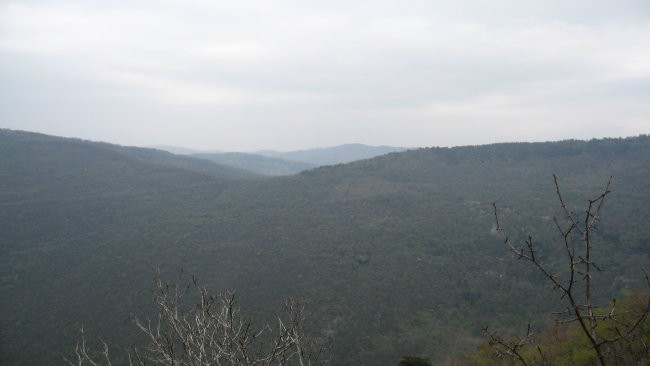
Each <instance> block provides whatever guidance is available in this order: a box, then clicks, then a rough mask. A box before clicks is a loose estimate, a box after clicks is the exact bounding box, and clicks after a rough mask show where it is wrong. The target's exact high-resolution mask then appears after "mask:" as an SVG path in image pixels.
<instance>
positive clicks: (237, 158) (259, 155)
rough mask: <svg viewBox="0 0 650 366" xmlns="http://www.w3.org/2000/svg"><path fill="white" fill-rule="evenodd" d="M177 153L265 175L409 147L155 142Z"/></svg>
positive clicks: (296, 170)
mask: <svg viewBox="0 0 650 366" xmlns="http://www.w3.org/2000/svg"><path fill="white" fill-rule="evenodd" d="M154 147H155V148H157V149H162V150H165V151H169V152H171V153H174V154H183V155H190V156H193V157H198V158H202V159H207V160H211V161H214V162H217V163H220V164H224V165H228V166H231V167H234V168H237V169H243V170H247V171H250V172H253V173H256V174H262V175H272V176H278V175H291V174H296V173H299V172H301V171H304V170H308V169H312V168H316V167H319V166H323V165H336V164H345V163H350V162H353V161H356V160H362V159H370V158H374V157H377V156H380V155H384V154H389V153H393V152H400V151H405V150H407V149H406V148H402V147H393V146H369V145H364V144H345V145H339V146H334V147H322V148H314V149H305V150H296V151H287V152H282V151H275V150H260V151H256V152H252V153H243V152H221V151H198V150H193V149H188V148H184V147H177V146H165V145H159V146H154Z"/></svg>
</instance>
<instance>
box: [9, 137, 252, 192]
mask: <svg viewBox="0 0 650 366" xmlns="http://www.w3.org/2000/svg"><path fill="white" fill-rule="evenodd" d="M0 156H1V157H0V164H2V165H0V178H1V179H2V181H3V185H5V186H6V187H10V188H11V189H8V190H4V191H3V192H2V193H0V194H10V195H16V196H15V197H14V198H13V199H36V198H60V197H61V196H62V195H63V196H64V197H67V196H69V195H78V196H87V195H90V194H99V193H105V194H118V193H121V192H124V191H134V190H137V189H148V188H147V187H148V185H149V184H151V183H152V182H153V181H156V182H157V183H156V184H154V186H156V185H165V186H173V187H178V186H182V185H183V184H188V183H192V184H194V183H196V182H200V181H206V182H207V181H210V182H212V181H214V179H208V176H209V177H213V178H218V180H219V181H227V180H233V179H244V178H254V177H257V175H255V174H253V173H250V172H246V171H243V170H239V169H234V168H231V167H229V166H225V165H221V164H217V163H213V162H209V161H205V160H202V159H194V158H190V157H186V156H179V155H174V154H171V153H168V152H165V151H160V150H154V149H144V148H138V147H125V146H119V145H112V144H106V143H98V142H91V141H84V140H79V139H68V138H60V137H53V136H47V135H43V134H37V133H30V132H22V131H12V130H4V129H0ZM21 195H24V197H21ZM5 199H8V197H6V196H5Z"/></svg>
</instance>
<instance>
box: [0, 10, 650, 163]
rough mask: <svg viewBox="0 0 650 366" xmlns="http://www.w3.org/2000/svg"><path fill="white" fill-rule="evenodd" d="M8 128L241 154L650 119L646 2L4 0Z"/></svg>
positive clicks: (648, 124)
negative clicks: (261, 150)
mask: <svg viewBox="0 0 650 366" xmlns="http://www.w3.org/2000/svg"><path fill="white" fill-rule="evenodd" d="M0 127H4V128H11V129H22V130H30V131H38V132H43V133H48V134H54V135H60V136H74V137H81V138H87V139H92V140H102V141H109V142H115V143H120V144H128V145H154V144H168V145H179V146H186V147H193V148H199V149H220V150H239V151H248V150H256V149H263V148H264V149H280V150H292V149H298V148H305V147H314V146H331V145H338V144H342V143H347V142H361V143H367V144H374V145H379V144H386V145H395V146H450V145H467V144H482V143H489V142H497V141H544V140H558V139H566V138H580V139H586V138H592V137H604V136H611V137H614V136H630V135H637V134H640V133H650V1H648V0H609V1H604V0H570V1H568V0H539V1H537V0H530V1H528V0H489V1H487V0H486V1H482V0H453V1H451V0H450V1H447V0H438V1H436V0H426V1H407V0H404V1H382V0H369V1H357V0H345V1H339V0H327V1H310V0H295V1H293V0H287V1H270V0H266V1H260V0H234V1H220V0H214V1H208V0H159V1H154V0H150V1H145V0H128V1H121V0H110V1H109V0H106V1H100V0H78V1H73V0H68V1H65V0H64V1H50V0H38V1H36V0H34V1H5V0H0Z"/></svg>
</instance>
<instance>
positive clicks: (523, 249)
mask: <svg viewBox="0 0 650 366" xmlns="http://www.w3.org/2000/svg"><path fill="white" fill-rule="evenodd" d="M611 180H612V179H611V177H610V179H609V181H608V182H607V184H606V185H605V189H604V190H603V192H602V193H600V194H599V195H598V196H597V197H596V198H594V199H590V200H588V201H587V202H588V204H587V207H586V209H585V211H584V214H585V216H584V218H582V219H580V218H579V216H578V215H576V214H575V213H574V212H572V211H570V210H569V209H568V208H567V205H566V203H565V201H564V198H563V197H562V194H561V192H560V186H559V183H558V179H557V177H556V176H555V175H553V181H554V184H555V191H556V195H557V198H558V200H559V203H560V205H561V207H562V213H563V216H564V219H563V220H562V219H558V218H557V217H554V218H553V221H554V223H555V227H556V228H557V230H558V232H559V234H560V235H561V237H562V242H563V245H564V251H565V253H566V259H567V266H568V274H567V275H566V278H560V276H558V275H556V274H555V273H554V272H553V271H551V270H550V269H549V268H548V267H547V266H546V265H545V264H544V263H543V262H542V261H541V260H540V258H539V256H538V254H537V247H536V245H535V242H534V241H533V237H532V236H530V235H529V236H528V238H527V239H526V240H525V241H524V243H525V246H517V245H515V244H514V243H513V242H512V240H511V239H510V237H509V236H508V235H507V234H506V233H505V231H504V229H503V228H502V227H501V225H500V223H499V215H498V212H497V206H496V204H493V207H494V217H495V221H496V231H497V232H498V233H499V235H500V236H501V237H502V238H503V240H504V242H505V244H506V245H507V247H508V248H509V250H510V251H512V252H513V253H515V254H516V255H517V257H518V258H519V259H523V260H526V261H528V262H530V263H532V264H533V265H534V266H535V267H536V268H537V269H538V270H539V271H540V272H541V273H542V274H543V275H544V277H545V278H546V279H547V280H548V281H550V282H551V283H552V284H553V287H554V288H555V289H557V290H559V291H560V292H561V293H562V299H564V300H566V302H567V308H566V309H565V310H564V311H562V312H559V313H557V315H559V316H560V317H561V318H560V319H558V320H556V321H557V322H558V323H560V324H566V323H573V322H576V323H578V324H579V326H580V329H581V330H582V333H583V334H584V336H585V337H586V338H587V340H588V341H589V344H590V346H591V348H592V349H593V350H594V352H595V356H596V359H597V364H599V365H601V366H606V365H607V364H608V358H607V357H606V356H607V354H608V351H609V346H610V345H613V344H615V343H617V342H619V341H622V340H630V338H631V337H632V336H633V334H634V333H635V331H636V330H637V329H638V328H639V326H640V325H641V324H642V323H643V322H644V321H645V320H646V318H647V317H648V314H650V297H649V298H648V301H647V304H645V307H644V308H643V309H642V311H641V312H640V313H639V314H638V315H637V316H636V317H634V319H633V320H632V321H625V322H622V321H621V320H620V318H619V315H620V314H619V313H618V312H617V309H616V301H613V303H612V305H611V307H610V308H609V310H608V311H596V309H597V306H596V305H595V304H594V300H593V293H592V291H593V273H594V271H600V268H599V267H598V265H597V264H596V263H595V262H594V261H593V259H592V255H591V254H592V249H593V248H592V240H593V239H592V238H593V232H594V231H595V230H596V229H597V228H598V223H599V221H600V216H599V215H600V210H601V207H602V205H603V202H604V200H605V197H606V196H607V195H608V194H609V193H610V190H609V188H610V184H611ZM576 237H577V238H578V240H577V243H576V241H575V240H574V238H576ZM644 275H645V279H646V284H647V285H648V288H650V280H648V275H647V274H646V273H645V271H644ZM606 321H607V322H608V324H614V329H613V330H614V331H613V332H609V334H610V335H603V334H604V333H603V332H600V333H599V332H597V328H598V326H599V324H603V322H606ZM485 332H486V333H487V334H488V335H489V337H490V344H491V345H493V346H495V348H496V349H497V352H500V354H501V355H507V356H509V357H512V358H514V359H516V360H518V361H520V362H521V363H522V364H524V365H528V362H527V361H526V360H525V359H524V358H523V356H522V355H521V353H520V352H519V350H520V349H521V347H523V345H524V344H525V343H528V341H529V339H530V337H531V336H532V333H531V331H530V327H529V328H528V332H527V335H526V336H525V337H524V338H522V339H516V340H515V341H506V340H504V339H503V338H501V337H499V336H498V334H497V333H496V332H493V333H490V332H488V331H487V328H485ZM612 334H613V335H612ZM540 354H541V350H540ZM614 356H615V355H614Z"/></svg>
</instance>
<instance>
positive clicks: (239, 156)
mask: <svg viewBox="0 0 650 366" xmlns="http://www.w3.org/2000/svg"><path fill="white" fill-rule="evenodd" d="M190 156H192V157H196V158H201V159H207V160H211V161H214V162H217V163H219V164H224V165H228V166H231V167H235V168H239V169H243V170H246V171H250V172H253V173H257V174H262V175H274V176H279V175H291V174H296V173H299V172H301V171H303V170H307V169H312V168H315V167H316V165H314V164H309V163H304V162H300V161H291V160H287V159H281V158H272V157H269V156H262V155H256V154H247V153H199V154H191V155H190Z"/></svg>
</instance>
